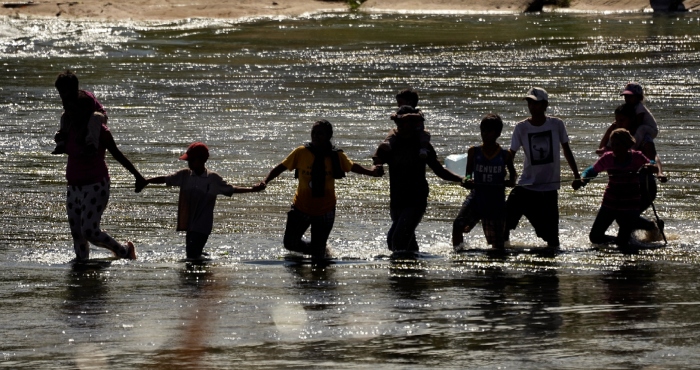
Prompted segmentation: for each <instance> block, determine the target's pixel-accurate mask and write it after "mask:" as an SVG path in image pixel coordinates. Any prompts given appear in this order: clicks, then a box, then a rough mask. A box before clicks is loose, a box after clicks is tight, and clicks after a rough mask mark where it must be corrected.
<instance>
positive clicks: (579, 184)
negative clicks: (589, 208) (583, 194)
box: [571, 179, 585, 190]
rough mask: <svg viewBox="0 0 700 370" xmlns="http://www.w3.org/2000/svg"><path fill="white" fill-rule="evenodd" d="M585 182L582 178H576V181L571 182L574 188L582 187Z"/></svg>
mask: <svg viewBox="0 0 700 370" xmlns="http://www.w3.org/2000/svg"><path fill="white" fill-rule="evenodd" d="M584 185H585V184H584V183H583V180H581V179H574V181H572V182H571V187H572V188H573V189H574V190H578V189H581V188H582V187H583V186H584Z"/></svg>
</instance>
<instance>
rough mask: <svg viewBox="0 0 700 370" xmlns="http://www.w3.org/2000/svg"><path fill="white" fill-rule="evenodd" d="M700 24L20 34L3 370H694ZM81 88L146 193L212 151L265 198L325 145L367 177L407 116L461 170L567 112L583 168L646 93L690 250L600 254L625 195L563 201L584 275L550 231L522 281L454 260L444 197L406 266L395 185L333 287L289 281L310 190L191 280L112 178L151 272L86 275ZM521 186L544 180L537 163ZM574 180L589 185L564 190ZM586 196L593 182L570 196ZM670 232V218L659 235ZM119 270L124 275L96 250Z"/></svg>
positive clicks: (284, 190)
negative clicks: (409, 107) (75, 147)
mask: <svg viewBox="0 0 700 370" xmlns="http://www.w3.org/2000/svg"><path fill="white" fill-rule="evenodd" d="M698 25H700V18H698V17H697V15H695V14H694V13H688V14H681V15H670V16H668V15H662V16H659V15H653V14H622V15H563V14H543V15H527V16H523V15H482V16H418V15H413V16H403V15H316V16H313V17H308V18H295V19H281V20H280V19H275V20H266V19H261V20H255V21H249V22H240V23H234V22H224V21H215V22H214V21H188V22H182V23H162V24H133V23H122V24H114V23H108V24H105V23H94V22H64V21H59V20H47V21H30V20H14V19H2V20H0V40H1V41H0V63H1V64H0V67H2V69H3V79H2V84H0V96H1V97H2V100H0V130H1V132H2V135H0V156H2V159H3V164H2V166H0V196H1V197H2V198H3V199H4V200H5V204H6V207H5V208H4V211H3V213H2V216H3V219H4V222H3V223H2V225H0V227H1V228H2V232H1V233H0V255H1V257H0V265H1V266H2V268H1V269H0V274H1V277H0V284H2V287H1V288H0V294H1V295H2V301H3V303H4V305H5V309H4V310H2V312H1V313H0V338H3V340H2V341H1V343H2V352H3V359H2V360H0V361H2V362H0V363H1V364H2V366H3V367H8V368H20V367H22V368H39V367H53V366H55V365H57V364H58V365H59V366H63V367H77V368H81V369H83V368H91V367H92V368H98V367H99V368H104V367H110V368H126V367H129V368H131V367H135V366H139V367H156V368H157V367H163V368H165V367H166V366H168V365H170V364H175V363H177V364H182V365H192V366H198V367H202V368H203V367H207V368H228V367H234V366H244V367H255V368H277V367H304V366H308V365H309V364H310V363H311V364H313V365H315V366H317V367H342V368H347V367H372V366H376V365H375V364H381V366H383V367H394V368H422V367H427V366H431V367H437V366H442V367H473V368H553V369H554V368H556V369H560V368H669V367H679V368H690V367H695V366H696V365H695V364H697V363H698V357H699V356H698V354H697V353H698V343H699V341H698V340H697V339H696V335H695V332H696V329H697V326H698V325H699V324H700V317H698V313H697V312H698V310H697V309H696V307H697V305H698V304H699V302H700V299H699V298H698V293H697V291H698V289H697V278H696V276H697V274H698V272H699V271H698V270H699V268H698V267H699V265H700V264H699V263H698V262H699V261H698V251H699V249H700V245H699V244H698V242H697V235H698V233H699V232H700V223H699V221H698V219H699V217H698V216H699V213H698V207H697V200H698V198H699V195H700V191H699V189H698V186H697V184H696V182H697V178H698V177H699V175H698V173H699V172H700V168H699V167H700V165H699V163H700V160H699V158H698V156H699V155H698V154H697V151H696V150H695V147H696V142H697V140H698V137H699V136H700V130H699V129H698V126H697V123H696V121H697V119H698V117H699V116H700V108H698V107H699V106H700V104H699V103H700V102H699V100H700V98H698V96H700V94H698V93H699V92H700V88H699V87H700V80H699V79H698V69H699V68H700V58H699V57H698V56H699V55H700V54H699V53H698V48H699V47H700V35H699V34H698V32H697V30H698ZM67 67H69V68H72V69H75V70H76V71H77V73H78V76H79V77H80V80H81V84H82V86H83V87H84V88H86V89H88V90H92V91H94V92H95V93H96V95H97V96H98V98H99V99H100V100H101V101H102V102H103V103H104V104H105V105H106V107H107V109H108V113H109V117H110V118H109V120H110V121H109V122H110V123H109V125H110V127H111V129H112V131H113V132H114V134H115V137H116V139H117V143H118V144H119V146H120V148H121V149H122V151H124V152H125V153H126V155H127V156H128V157H129V158H130V159H131V160H132V161H133V162H134V163H135V164H136V165H137V167H138V168H139V169H140V170H141V171H142V173H143V174H144V175H145V176H149V177H150V176H156V175H163V174H167V173H170V172H173V171H175V170H177V169H179V168H180V167H182V166H183V163H181V162H179V161H178V160H177V157H178V156H179V154H180V153H181V152H182V151H183V150H184V148H186V146H187V145H188V144H189V143H190V142H192V141H195V140H202V141H205V142H207V144H208V145H209V146H210V148H211V150H212V158H211V160H210V161H209V162H208V167H209V168H210V169H212V170H215V171H217V172H219V173H220V174H222V175H223V176H224V177H225V178H227V179H229V181H230V182H232V183H234V184H237V185H252V184H253V183H255V182H257V181H259V180H260V179H261V178H262V177H263V176H265V174H266V173H267V172H268V171H269V169H270V168H272V167H273V166H274V165H275V164H276V163H279V162H280V161H281V160H282V159H283V158H284V156H286V155H287V154H288V153H289V152H290V151H291V150H292V149H293V148H294V147H296V146H298V145H300V144H301V143H303V142H305V141H307V140H309V132H310V125H311V123H312V122H313V121H315V120H317V119H320V118H326V119H328V120H330V121H331V122H332V123H333V124H334V140H335V143H336V144H337V145H338V146H340V147H342V148H344V149H345V150H346V152H347V153H348V155H349V156H350V157H351V158H352V159H354V160H356V161H357V162H358V163H360V164H363V165H369V164H370V155H371V152H372V150H373V149H374V147H375V146H376V145H377V143H378V142H379V141H380V140H381V139H382V138H383V137H384V134H385V132H386V131H387V130H388V128H389V127H390V126H391V121H389V120H388V115H389V114H390V113H391V111H392V109H393V106H394V104H395V103H394V101H393V95H394V94H395V93H396V92H397V91H398V90H400V89H402V88H405V87H406V86H412V87H414V88H416V89H418V90H419V92H420V93H421V103H420V105H421V106H422V108H423V110H424V111H425V112H426V116H427V118H428V122H427V127H428V129H429V130H430V131H431V133H432V135H433V143H434V145H435V147H436V149H437V151H438V154H439V155H440V156H441V158H444V157H445V156H447V155H449V154H452V153H461V152H464V151H466V149H467V147H469V146H471V145H474V144H478V142H479V134H478V130H477V129H476V128H477V127H478V126H477V123H478V121H479V119H480V117H481V116H482V115H483V114H485V113H487V112H498V113H499V114H501V115H502V116H503V117H504V119H505V121H506V126H507V127H506V128H505V130H504V134H503V136H502V138H501V140H500V141H501V143H504V144H506V145H507V143H508V141H509V139H510V132H511V131H512V127H513V125H514V124H515V123H516V122H517V121H518V120H521V119H522V118H524V117H525V116H526V114H527V111H526V106H525V105H524V104H523V103H522V101H521V100H520V97H521V96H522V94H523V93H524V92H525V91H526V90H527V88H528V87H529V86H531V85H540V86H543V87H545V88H546V89H547V90H548V91H549V93H550V96H551V103H552V108H551V111H552V114H553V115H558V116H560V117H562V118H563V119H564V120H565V122H566V124H567V128H568V131H569V135H570V138H571V147H572V149H573V151H574V154H575V156H576V158H577V162H578V164H579V167H580V168H583V167H585V166H586V165H588V164H590V163H592V162H593V161H594V160H595V158H596V157H595V155H594V153H593V151H594V149H595V147H596V145H597V143H598V141H599V138H600V135H601V134H602V132H603V131H604V129H605V128H606V127H607V125H608V124H609V123H610V122H611V121H612V111H613V110H614V108H615V107H616V106H617V105H618V104H620V103H621V99H620V98H619V96H618V93H619V88H620V87H621V86H623V85H624V84H625V83H626V82H627V81H629V80H638V81H640V82H641V83H642V84H643V85H644V86H645V89H646V92H647V99H648V101H647V106H648V107H649V109H650V110H651V111H652V112H653V113H654V115H655V117H656V118H657V120H658V121H659V124H660V127H661V130H662V131H661V134H660V136H659V138H658V140H657V146H658V148H659V150H660V152H661V153H662V155H663V161H664V163H665V165H666V169H667V171H668V172H669V174H670V175H671V180H670V181H669V183H667V184H664V185H662V186H661V187H660V194H659V198H658V199H657V201H656V202H655V204H656V207H657V210H658V211H659V215H660V216H661V217H662V218H663V219H664V220H665V221H666V233H667V236H668V238H669V244H668V246H666V247H663V248H662V247H659V246H658V245H657V247H653V248H647V249H643V250H641V251H640V252H639V253H636V254H621V253H619V252H618V251H617V250H615V249H614V248H603V249H597V248H594V247H593V246H592V245H590V243H589V242H588V241H587V235H588V228H589V227H590V225H591V224H592V222H593V218H594V217H595V212H596V210H597V207H598V205H599V202H600V199H601V195H602V189H603V187H604V183H605V179H604V178H601V179H600V180H597V181H595V182H593V183H592V184H591V185H589V186H588V187H586V188H585V189H584V190H583V191H578V192H573V191H572V190H571V189H570V188H568V187H567V186H566V184H565V186H564V187H563V188H562V190H561V191H560V209H561V224H560V229H561V235H562V245H563V247H562V249H563V252H564V253H562V254H561V255H558V256H556V257H550V256H543V255H539V254H537V253H534V251H536V248H537V247H539V246H541V245H542V241H540V240H538V239H537V238H536V237H535V236H534V233H533V231H532V229H531V227H530V226H529V224H527V223H526V222H523V223H522V224H521V227H520V228H519V229H518V230H517V231H516V232H514V233H513V235H512V237H511V239H512V240H513V242H514V244H515V247H514V249H512V253H510V254H509V255H507V256H505V257H501V258H498V257H494V256H491V255H489V254H487V253H486V252H485V251H486V245H485V242H484V238H483V234H482V233H481V231H480V230H476V231H474V232H473V233H472V234H470V235H468V236H467V241H468V243H469V246H470V248H472V251H471V252H469V253H466V254H462V255H452V254H451V247H450V244H449V240H450V239H449V238H450V228H451V221H452V219H453V218H454V216H455V215H456V213H457V211H458V208H459V205H460V204H461V201H462V200H463V197H464V196H465V191H464V190H463V189H461V188H459V187H457V186H454V185H450V184H446V183H444V182H442V181H441V180H438V179H436V178H435V176H432V175H429V179H430V182H431V198H430V203H429V207H428V212H427V214H426V217H425V218H424V220H423V223H422V224H421V226H420V228H419V230H418V238H419V243H420V244H421V248H422V250H423V251H425V252H426V253H428V255H427V256H426V257H425V258H421V259H419V260H418V261H390V260H388V259H385V258H381V255H385V254H387V250H386V247H385V241H384V238H385V235H384V234H385V232H386V231H387V230H388V227H389V215H388V182H387V181H388V178H387V177H385V178H382V179H372V178H364V177H360V176H358V175H350V176H349V177H348V178H347V179H345V180H342V181H340V183H339V184H338V197H339V203H338V216H337V218H336V223H335V227H334V231H333V233H332V234H331V242H330V244H331V248H332V250H333V252H334V254H335V255H336V256H337V257H338V259H339V261H340V262H339V263H337V264H334V265H330V266H309V265H296V264H293V263H290V262H285V261H284V260H283V259H282V257H283V256H284V255H285V252H284V249H283V248H282V246H281V241H282V234H283V232H284V230H283V228H284V221H285V217H286V211H287V209H288V207H289V203H290V201H291V198H292V194H293V191H294V188H295V184H294V179H293V178H292V176H291V174H285V175H283V176H281V177H280V178H279V179H277V180H275V181H274V182H273V183H272V184H271V185H270V186H269V187H268V189H267V190H266V191H265V192H264V193H262V194H236V195H235V196H234V197H232V198H230V199H229V198H225V197H221V199H220V200H219V202H218V204H217V217H216V221H215V228H214V232H213V234H212V236H211V238H210V240H209V243H208V244H207V250H208V251H209V252H210V253H211V255H212V257H213V259H214V260H213V261H212V262H211V263H209V264H207V265H204V266H194V267H191V266H190V267H189V268H188V267H187V266H186V265H185V264H183V263H182V262H180V259H181V258H183V256H184V246H183V245H184V236H183V235H181V234H178V233H176V232H175V231H174V223H175V212H176V206H175V203H176V200H177V191H176V190H174V189H164V188H159V187H156V186H154V187H149V188H148V189H146V190H145V191H144V192H143V193H141V194H134V193H133V191H132V190H131V189H130V187H131V186H132V182H133V180H132V178H130V175H129V174H128V173H127V172H126V171H124V170H123V169H121V168H119V166H118V164H116V162H114V161H112V160H111V161H110V162H109V165H110V169H111V175H112V184H113V191H112V202H111V204H110V208H109V209H108V212H107V213H106V214H105V217H104V219H103V228H104V229H105V230H106V231H108V232H110V233H111V234H112V235H113V236H115V237H116V238H117V239H119V240H127V239H128V240H133V241H135V243H136V244H137V246H138V253H139V260H138V261H136V262H125V261H115V262H111V263H109V262H108V261H105V262H103V263H101V264H98V263H95V264H93V265H88V266H83V265H78V266H73V265H72V264H71V263H70V260H71V258H72V257H73V252H72V247H71V240H70V235H69V234H68V228H67V223H66V220H65V214H64V208H63V207H64V205H63V202H64V199H63V198H64V191H65V190H64V179H63V170H64V162H65V158H64V157H60V156H51V155H50V154H49V152H50V151H51V149H52V148H53V142H52V135H53V132H54V131H55V130H56V128H57V123H58V117H59V115H60V102H59V99H58V94H57V93H56V92H55V89H54V88H53V81H54V79H55V76H56V74H57V73H58V72H59V71H60V70H61V69H63V68H67ZM516 160H517V161H522V157H521V156H519V157H518V158H517V159H516ZM563 168H564V169H566V165H565V164H564V166H563ZM563 176H564V178H566V179H569V178H570V177H571V175H570V172H569V171H568V170H565V171H563ZM648 216H651V214H648ZM93 255H94V257H96V258H106V257H107V256H108V253H106V252H105V251H103V250H100V249H99V248H95V249H94V250H93Z"/></svg>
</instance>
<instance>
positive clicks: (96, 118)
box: [85, 112, 107, 149]
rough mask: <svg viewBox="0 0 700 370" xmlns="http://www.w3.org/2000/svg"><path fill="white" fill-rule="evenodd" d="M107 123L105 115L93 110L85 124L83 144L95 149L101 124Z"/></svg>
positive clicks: (98, 140) (98, 143)
mask: <svg viewBox="0 0 700 370" xmlns="http://www.w3.org/2000/svg"><path fill="white" fill-rule="evenodd" d="M103 123H107V116H105V115H103V114H102V113H99V112H95V113H94V114H93V115H92V117H90V121H89V122H88V125H87V135H86V136H85V145H87V146H90V147H92V148H94V149H97V148H98V147H99V146H100V131H101V130H100V129H101V128H102V124H103Z"/></svg>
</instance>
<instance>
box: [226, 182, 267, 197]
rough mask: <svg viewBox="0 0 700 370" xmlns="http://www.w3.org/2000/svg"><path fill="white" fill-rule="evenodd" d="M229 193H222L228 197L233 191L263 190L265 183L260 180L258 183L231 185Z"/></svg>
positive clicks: (252, 191)
mask: <svg viewBox="0 0 700 370" xmlns="http://www.w3.org/2000/svg"><path fill="white" fill-rule="evenodd" d="M232 190H233V191H231V193H225V194H224V195H226V196H228V197H230V196H232V195H233V194H234V193H257V192H259V191H263V190H265V184H263V183H262V182H260V183H259V184H256V185H253V186H232Z"/></svg>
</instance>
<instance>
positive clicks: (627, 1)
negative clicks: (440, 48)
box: [0, 0, 700, 20]
mask: <svg viewBox="0 0 700 370" xmlns="http://www.w3.org/2000/svg"><path fill="white" fill-rule="evenodd" d="M532 1H533V0H495V1H494V0H427V1H426V0H368V1H366V2H365V3H363V4H362V6H361V7H360V10H361V11H367V12H421V13H448V12H461V13H469V12H474V13H479V12H513V13H517V12H522V11H524V10H525V9H527V7H528V5H529V4H530V3H531V2H532ZM652 1H653V2H654V3H658V2H665V1H666V2H667V1H670V0H652ZM684 6H685V8H686V9H689V10H700V0H686V1H684ZM348 9H349V8H348V6H347V4H346V2H344V1H321V0H83V1H66V2H56V1H47V0H33V1H4V2H2V7H0V15H4V16H11V17H48V18H54V17H60V18H66V19H85V18H89V19H107V20H119V19H133V20H173V19H185V18H222V19H239V18H247V17H269V16H298V15H302V14H307V13H318V12H336V11H348ZM566 9H567V10H569V11H586V12H611V11H630V12H642V11H645V10H650V9H651V5H650V1H649V0H571V4H570V6H569V7H568V8H566Z"/></svg>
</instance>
